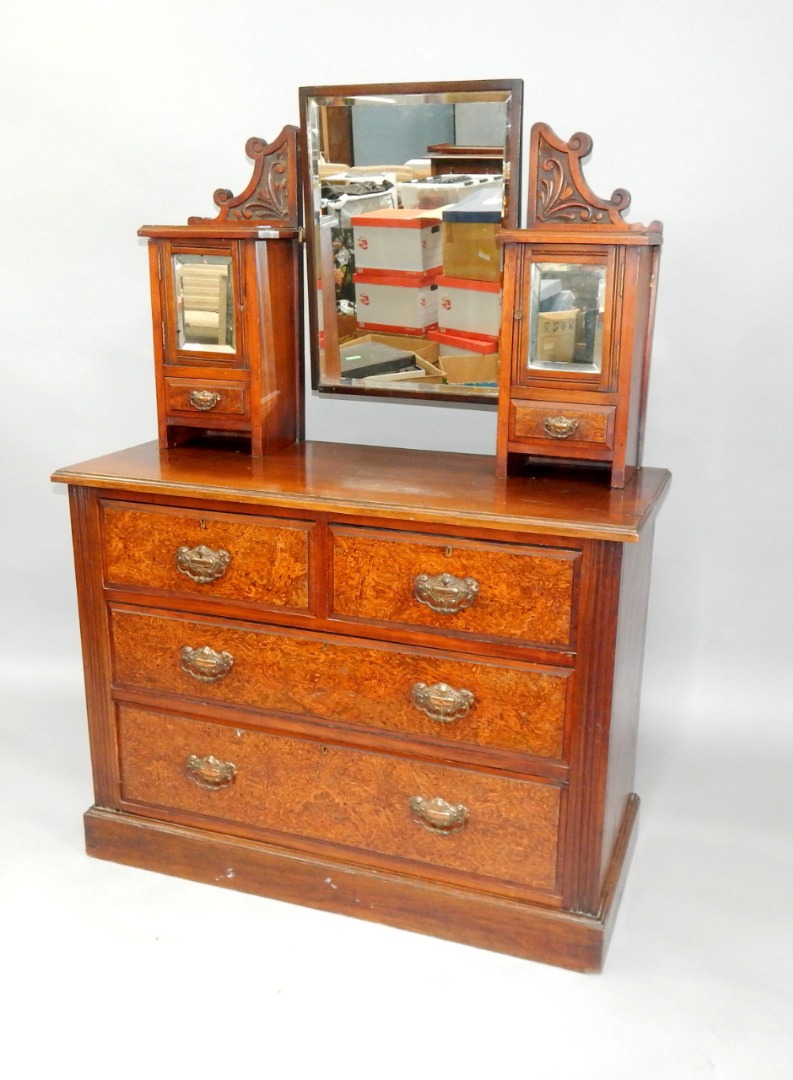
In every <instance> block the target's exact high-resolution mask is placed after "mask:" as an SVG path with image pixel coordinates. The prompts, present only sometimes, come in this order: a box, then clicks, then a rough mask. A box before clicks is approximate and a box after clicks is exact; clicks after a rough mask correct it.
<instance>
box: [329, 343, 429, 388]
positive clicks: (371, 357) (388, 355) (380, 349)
mask: <svg viewBox="0 0 793 1080" xmlns="http://www.w3.org/2000/svg"><path fill="white" fill-rule="evenodd" d="M339 357H340V361H341V377H342V379H365V378H366V377H367V376H368V375H385V374H388V373H391V372H396V371H405V370H406V369H408V368H411V367H415V366H416V363H415V360H416V358H415V356H414V354H413V353H412V352H409V351H408V350H407V349H397V348H394V346H393V345H386V344H384V343H383V342H380V341H353V342H347V343H346V344H345V345H342V346H341V347H340V348H339Z"/></svg>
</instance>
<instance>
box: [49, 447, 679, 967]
mask: <svg viewBox="0 0 793 1080" xmlns="http://www.w3.org/2000/svg"><path fill="white" fill-rule="evenodd" d="M55 479H56V480H58V481H61V482H64V483H67V484H69V486H70V495H71V502H72V512H73V528H74V537H75V550H76V552H77V576H78V586H79V604H80V617H81V626H82V636H83V643H84V660H85V669H86V677H87V686H88V705H89V723H90V732H91V748H92V757H93V767H94V779H95V791H96V794H95V799H96V802H95V805H94V806H93V807H92V808H91V809H90V810H89V811H88V813H87V815H86V833H87V841H88V851H89V852H90V853H91V854H92V855H96V856H99V857H101V858H107V859H112V860H115V861H118V862H123V863H128V864H131V865H135V866H141V867H147V868H149V869H155V870H161V871H164V872H167V873H174V874H178V875H180V876H184V877H188V878H192V879H196V880H200V881H206V882H212V883H215V884H221V885H227V886H231V887H233V888H236V889H242V890H246V891H251V892H256V893H261V894H263V895H267V896H273V897H278V898H281V899H285V900H292V901H297V902H299V903H303V904H307V905H311V906H316V907H321V908H327V909H330V910H334V911H339V912H344V913H347V914H353V915H357V916H360V917H363V918H368V919H373V920H377V921H381V922H386V923H391V924H394V925H397V926H403V927H406V928H410V929H415V930H420V931H424V932H428V933H432V934H435V935H438V936H441V937H448V938H451V939H454V940H459V941H464V942H468V943H471V944H475V945H480V946H485V947H488V948H492V949H496V950H502V951H505V952H508V953H513V954H516V955H518V956H523V957H530V958H535V959H540V960H545V961H548V962H551V963H555V964H559V965H564V966H569V967H571V968H576V969H582V970H589V969H597V968H599V966H600V964H601V961H602V957H603V951H604V948H605V943H606V939H607V935H608V931H609V928H610V925H611V920H612V918H613V915H614V913H615V908H616V901H617V897H618V894H619V890H620V882H621V875H622V871H623V870H624V868H625V865H626V860H627V852H628V849H629V845H630V840H631V836H632V834H633V830H634V822H635V818H636V812H637V808H638V799H637V798H636V796H635V795H634V794H633V766H634V749H635V734H636V719H637V713H638V698H639V686H640V673H641V656H642V648H643V637H644V623H645V613H646V605H647V592H648V582H649V565H650V555H651V550H652V538H653V525H654V518H655V514H656V512H657V510H658V507H659V505H660V503H661V501H662V499H663V497H664V494H665V492H666V489H667V485H668V480H669V476H668V474H667V473H666V472H665V471H664V470H657V469H643V470H640V471H639V472H638V473H637V474H636V476H635V477H634V479H633V480H632V481H630V482H629V483H628V484H627V485H626V486H625V487H624V488H623V489H620V490H615V489H611V488H609V486H608V483H607V480H606V478H605V477H604V479H603V482H602V483H593V481H592V480H591V479H588V478H586V479H581V478H580V477H576V476H574V475H565V474H559V473H558V471H557V472H556V473H550V472H547V473H545V474H538V475H536V476H524V477H515V478H509V479H506V480H498V479H496V478H495V477H494V475H493V468H492V459H489V458H483V457H478V456H474V455H465V454H439V453H425V452H418V451H401V450H392V449H385V448H375V447H355V446H346V445H336V444H322V443H303V444H298V445H297V446H295V447H293V448H291V449H288V450H284V451H281V452H280V453H277V454H273V455H270V456H269V457H266V458H261V459H253V458H251V457H249V456H248V455H245V454H239V453H233V452H228V451H217V452H213V453H212V454H211V455H209V456H208V455H207V453H206V451H204V450H200V449H199V450H196V449H189V448H177V449H174V450H169V451H166V450H159V449H158V447H157V446H156V444H147V445H144V446H141V447H137V448H134V449H132V450H130V451H126V452H122V453H119V454H113V455H111V456H109V457H105V458H100V459H98V460H96V461H91V462H87V463H86V464H83V465H80V466H75V467H73V468H69V469H64V470H61V471H59V472H58V473H56V475H55Z"/></svg>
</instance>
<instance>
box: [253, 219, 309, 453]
mask: <svg viewBox="0 0 793 1080" xmlns="http://www.w3.org/2000/svg"><path fill="white" fill-rule="evenodd" d="M256 259H257V275H258V280H259V293H260V298H261V299H260V303H261V305H262V308H261V317H260V320H259V323H260V334H261V340H260V344H259V348H260V352H261V396H260V400H259V401H257V402H256V403H255V404H254V416H256V414H257V410H260V412H259V418H260V419H259V422H258V427H259V431H258V432H256V431H255V432H254V450H256V444H257V440H258V439H260V440H261V453H265V454H267V453H272V452H273V451H275V450H280V449H283V448H284V447H287V446H290V445H291V444H292V443H294V442H299V441H301V440H302V438H303V399H304V393H303V365H302V341H301V333H300V319H299V310H300V305H301V304H302V288H301V280H302V279H301V275H300V264H299V247H298V244H297V242H296V241H295V240H287V239H282V240H268V241H266V242H264V243H257V244H256Z"/></svg>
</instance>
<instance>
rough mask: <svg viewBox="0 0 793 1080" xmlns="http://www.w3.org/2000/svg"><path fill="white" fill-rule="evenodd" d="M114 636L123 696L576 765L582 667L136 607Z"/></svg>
mask: <svg viewBox="0 0 793 1080" xmlns="http://www.w3.org/2000/svg"><path fill="white" fill-rule="evenodd" d="M111 628H112V641H113V667H114V683H115V686H116V688H117V689H118V690H122V691H123V690H124V689H130V690H142V691H151V692H155V693H159V694H163V693H165V694H177V695H179V696H180V697H183V698H192V699H196V698H199V699H201V700H202V701H204V702H206V701H211V702H217V703H221V704H225V705H229V706H241V707H244V708H257V709H262V710H265V711H266V712H268V713H270V714H273V713H275V714H286V715H290V716H297V717H309V718H311V719H312V720H322V721H329V722H335V723H341V724H345V725H352V726H355V727H360V728H368V729H370V730H372V731H377V732H390V733H392V734H394V733H403V734H407V735H410V736H414V737H416V738H418V739H421V740H427V741H430V742H435V743H437V742H439V741H442V742H443V743H444V744H448V743H457V744H459V745H467V746H469V747H470V746H473V747H492V748H498V749H500V750H505V751H512V752H514V753H516V754H531V755H537V756H539V757H542V758H547V759H557V760H559V759H562V758H563V757H564V756H565V732H566V730H567V729H568V728H569V725H568V724H567V718H568V716H570V715H571V714H572V708H573V706H572V701H573V690H572V683H573V680H574V678H575V676H574V673H573V671H572V670H570V669H564V668H554V667H545V666H540V665H532V664H526V663H511V662H507V661H498V660H490V659H488V660H473V659H464V658H462V657H461V655H460V654H456V653H455V654H445V653H441V652H439V651H437V650H434V649H414V650H409V649H407V648H401V647H399V646H396V645H391V644H388V643H380V642H364V641H361V640H357V641H356V640H353V639H345V638H342V637H335V636H332V637H330V636H325V635H320V634H316V633H311V632H309V631H307V632H301V631H299V630H280V629H279V630H274V629H266V628H262V627H256V626H246V625H241V624H239V623H233V622H230V621H228V620H220V619H215V620H212V619H189V618H184V617H177V616H174V615H171V614H167V613H155V612H151V611H148V610H138V609H134V608H129V607H125V606H117V607H114V608H113V609H112V612H111ZM524 767H525V766H524Z"/></svg>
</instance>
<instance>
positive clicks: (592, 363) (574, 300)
mask: <svg viewBox="0 0 793 1080" xmlns="http://www.w3.org/2000/svg"><path fill="white" fill-rule="evenodd" d="M615 262H616V256H615V253H614V251H613V250H611V251H604V252H602V253H599V254H585V255H579V254H572V253H570V252H566V253H564V254H561V253H554V254H549V253H545V252H543V253H540V252H539V251H536V250H535V251H534V252H532V253H531V255H530V257H529V258H528V259H527V262H526V268H525V272H524V282H523V318H524V320H525V322H526V326H525V328H524V337H523V347H522V349H521V350H520V352H519V358H518V365H519V367H518V370H517V371H516V372H515V373H514V375H515V378H516V381H517V382H519V383H534V382H537V381H545V380H549V381H551V382H553V384H554V385H556V384H557V383H559V382H560V381H564V382H567V383H570V384H579V385H581V386H582V387H583V386H590V387H591V388H593V389H603V390H604V389H608V387H609V385H610V383H611V381H612V368H613V366H614V365H613V363H612V341H613V334H612V324H613V320H614V316H615V310H614V309H615V304H616V303H617V302H618V300H619V297H618V296H617V295H615V290H614V282H615V278H616V275H615V270H616V267H615Z"/></svg>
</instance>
